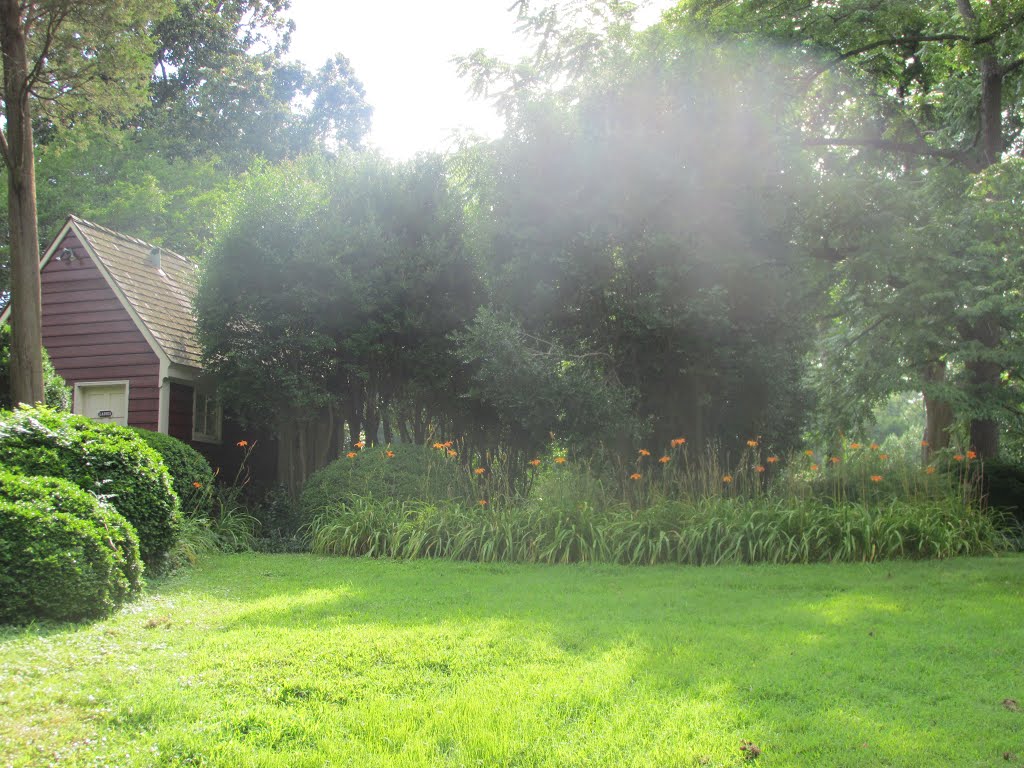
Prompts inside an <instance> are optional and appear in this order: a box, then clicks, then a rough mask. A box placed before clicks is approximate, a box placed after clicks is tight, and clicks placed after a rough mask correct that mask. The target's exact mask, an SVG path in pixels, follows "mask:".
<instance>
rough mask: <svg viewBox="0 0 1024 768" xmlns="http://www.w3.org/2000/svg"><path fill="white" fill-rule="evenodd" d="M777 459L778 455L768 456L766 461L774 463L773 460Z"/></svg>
mask: <svg viewBox="0 0 1024 768" xmlns="http://www.w3.org/2000/svg"><path fill="white" fill-rule="evenodd" d="M778 460H779V457H778V456H769V457H768V463H769V464H774V463H775V462H777V461H778Z"/></svg>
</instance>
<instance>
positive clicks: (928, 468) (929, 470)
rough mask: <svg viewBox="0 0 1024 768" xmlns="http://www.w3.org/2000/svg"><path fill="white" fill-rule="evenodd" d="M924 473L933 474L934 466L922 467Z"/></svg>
mask: <svg viewBox="0 0 1024 768" xmlns="http://www.w3.org/2000/svg"><path fill="white" fill-rule="evenodd" d="M924 473H925V474H926V475H934V474H935V467H925V468H924Z"/></svg>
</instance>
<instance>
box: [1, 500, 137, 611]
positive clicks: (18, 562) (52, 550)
mask: <svg viewBox="0 0 1024 768" xmlns="http://www.w3.org/2000/svg"><path fill="white" fill-rule="evenodd" d="M120 554H121V553H120V552H119V550H118V548H117V547H116V546H115V545H114V544H113V542H111V541H110V538H109V537H108V536H107V534H106V531H104V530H102V529H101V528H100V527H98V526H97V525H96V524H95V523H93V522H91V521H89V520H83V519H81V518H79V517H75V516H74V515H70V514H68V513H66V512H56V511H54V510H53V509H48V508H45V507H42V506H37V505H34V504H31V503H28V502H19V503H15V502H11V501H6V500H0V621H3V622H24V621H30V620H32V619H55V620H72V621H74V620H78V619H91V618H99V617H102V616H106V615H109V614H110V613H111V612H112V611H113V610H114V609H116V608H117V607H118V606H119V605H120V604H121V603H123V602H124V601H125V600H126V599H127V598H128V597H129V596H130V595H131V587H130V585H129V583H128V580H127V579H126V578H125V575H124V572H123V570H122V568H121V566H120V564H119V560H120Z"/></svg>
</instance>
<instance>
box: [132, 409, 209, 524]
mask: <svg viewBox="0 0 1024 768" xmlns="http://www.w3.org/2000/svg"><path fill="white" fill-rule="evenodd" d="M132 431H133V432H135V434H136V435H138V436H139V437H141V438H142V439H143V440H145V441H146V444H147V445H149V447H150V448H152V449H153V450H154V451H156V452H157V453H159V454H160V457H161V458H162V459H163V460H164V466H166V467H167V471H168V472H170V473H171V485H172V486H174V492H175V493H177V494H178V500H179V501H180V502H181V511H182V512H185V513H189V514H199V515H202V516H204V517H208V516H209V515H210V514H211V513H212V512H213V483H214V475H213V470H212V469H210V464H209V462H208V461H207V460H206V458H205V457H204V456H203V454H201V453H200V452H199V451H197V450H196V449H195V448H193V447H192V446H191V445H188V444H187V443H183V442H182V441H181V440H179V439H178V438H176V437H171V436H170V435H164V434H161V433H159V432H152V431H150V430H148V429H133V430H132ZM197 484H198V485H197Z"/></svg>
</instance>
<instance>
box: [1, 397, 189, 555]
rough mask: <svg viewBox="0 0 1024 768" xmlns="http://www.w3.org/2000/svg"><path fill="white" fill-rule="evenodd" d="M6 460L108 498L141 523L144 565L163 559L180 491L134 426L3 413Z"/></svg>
mask: <svg viewBox="0 0 1024 768" xmlns="http://www.w3.org/2000/svg"><path fill="white" fill-rule="evenodd" d="M0 464H2V465H4V466H5V467H7V468H9V469H11V470H14V471H15V472H17V473H20V474H25V475H48V476H53V477H61V478H64V479H66V480H70V481H71V482H72V483H74V484H75V485H77V486H78V487H79V488H81V489H82V490H85V491H90V492H92V493H94V494H96V495H97V496H100V497H101V498H105V499H109V501H110V502H111V503H112V504H113V505H114V507H115V508H116V509H117V511H118V512H120V513H121V514H122V515H123V516H124V517H125V519H126V520H127V521H128V522H129V523H131V524H132V525H133V526H134V527H135V531H136V533H138V536H139V551H140V552H141V553H142V559H143V560H144V561H146V563H150V564H152V563H157V562H159V561H160V560H161V559H162V558H163V557H164V555H165V554H166V553H167V551H168V550H169V549H170V548H171V546H172V545H173V544H174V541H175V538H176V536H177V533H178V526H179V524H180V516H181V513H180V510H179V508H178V496H177V494H175V492H174V489H173V488H172V486H171V476H170V473H168V471H167V468H166V467H165V466H164V463H163V460H162V459H161V458H160V454H158V453H157V452H156V451H154V450H153V449H152V448H150V447H149V446H148V445H146V443H145V441H144V440H142V439H141V438H139V437H138V436H137V435H136V434H135V433H134V432H133V431H132V430H130V429H126V428H124V427H119V426H116V425H114V424H99V423H97V422H95V421H92V420H90V419H87V418H85V417H84V416H73V415H71V414H68V413H58V412H56V411H53V410H51V409H49V408H46V407H41V406H35V407H31V408H30V407H27V406H20V407H19V408H17V409H16V410H14V411H7V412H0Z"/></svg>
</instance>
